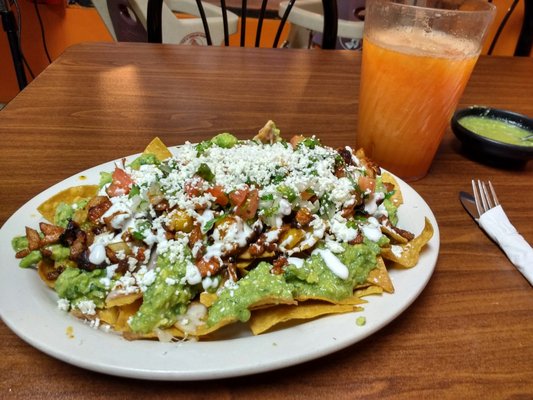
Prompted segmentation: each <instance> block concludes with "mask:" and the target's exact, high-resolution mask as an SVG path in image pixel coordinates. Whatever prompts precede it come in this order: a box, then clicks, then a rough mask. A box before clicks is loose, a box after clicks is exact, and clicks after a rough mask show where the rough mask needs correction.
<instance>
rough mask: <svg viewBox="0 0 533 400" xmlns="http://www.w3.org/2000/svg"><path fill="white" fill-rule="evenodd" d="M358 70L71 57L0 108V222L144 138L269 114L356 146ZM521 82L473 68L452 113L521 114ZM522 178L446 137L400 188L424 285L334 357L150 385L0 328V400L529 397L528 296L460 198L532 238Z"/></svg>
mask: <svg viewBox="0 0 533 400" xmlns="http://www.w3.org/2000/svg"><path fill="white" fill-rule="evenodd" d="M359 64H360V54H359V53H356V52H343V51H339V52H334V51H328V52H322V51H305V50H294V51H293V50H288V51H286V50H267V49H238V48H196V47H177V46H165V45H148V44H140V43H133V44H125V43H122V44H116V43H108V44H83V45H78V46H75V47H72V48H70V49H69V50H67V51H66V52H65V54H63V55H62V56H61V57H59V58H58V59H57V60H56V61H55V62H54V63H53V64H52V65H51V66H50V67H49V68H47V69H46V70H45V71H44V72H43V73H42V74H41V75H40V76H38V77H37V79H36V80H35V81H34V82H32V83H31V84H30V85H29V87H28V88H27V89H26V90H24V91H23V92H22V93H21V94H20V95H19V96H17V97H16V98H15V99H14V100H13V101H12V102H11V103H10V104H8V106H7V107H6V108H5V109H4V110H3V111H2V112H0V134H1V137H2V145H1V146H0V166H1V171H2V173H3V176H2V179H1V180H0V205H1V207H0V221H1V222H2V223H3V222H4V221H5V220H6V219H7V218H8V217H9V216H10V215H11V214H12V213H13V212H14V211H15V210H16V209H18V208H19V207H20V206H21V205H22V204H23V203H25V202H26V201H27V200H29V199H30V198H32V197H33V196H35V195H36V194H38V193H39V192H40V191H42V190H44V189H45V188H47V187H49V186H51V185H52V184H54V183H56V182H58V181H60V180H62V179H64V178H66V177H68V176H70V175H73V174H75V173H77V172H79V171H81V170H84V169H86V168H89V167H91V166H94V165H97V164H99V163H102V162H105V161H108V160H112V159H116V158H119V157H121V156H124V155H128V154H132V153H136V152H139V151H141V150H142V149H143V147H144V146H145V144H146V143H147V142H148V141H149V140H150V139H151V138H152V137H153V136H154V135H158V136H159V137H160V138H161V139H162V140H163V141H164V142H166V143H167V144H169V145H174V144H179V143H182V142H183V141H185V140H191V141H197V140H200V139H203V138H207V137H210V136H212V135H213V134H216V133H218V132H220V131H225V130H230V131H232V132H233V133H235V134H236V135H237V136H239V137H242V138H246V137H250V136H251V135H253V134H254V132H255V131H256V130H257V129H258V128H259V127H260V126H262V124H263V123H264V122H265V121H266V120H268V119H273V120H275V121H276V122H277V124H278V126H279V127H281V129H282V132H285V133H286V134H287V135H288V134H291V133H298V132H301V133H307V134H310V133H315V134H317V135H319V136H320V137H321V138H323V141H324V142H325V143H326V144H328V145H339V144H350V145H353V144H354V133H355V129H356V121H357V104H358V100H357V98H358V80H359V71H360V67H359ZM532 71H533V59H531V58H514V59H513V58H496V57H491V58H488V57H482V58H481V59H480V60H479V63H478V65H477V67H476V70H475V72H474V74H473V76H472V79H471V82H470V84H469V86H468V88H467V90H466V93H465V94H464V96H463V98H462V101H461V106H468V105H472V104H485V105H489V106H495V107H501V108H507V109H511V110H514V111H517V112H521V113H525V114H529V115H533V74H532ZM532 171H533V163H530V164H529V165H528V166H527V167H526V168H524V169H521V170H508V169H497V168H495V167H492V166H488V165H483V164H481V163H477V162H474V161H472V160H471V159H469V158H468V157H467V156H466V155H465V154H464V153H463V152H462V150H461V147H460V145H459V143H458V141H457V140H456V139H455V137H454V136H453V135H452V133H451V132H448V133H447V135H446V137H445V138H444V141H443V143H442V146H441V148H440V150H439V153H438V155H437V158H436V160H435V163H434V165H433V167H432V169H431V171H430V173H429V175H428V176H427V177H426V178H424V179H423V180H421V181H419V182H416V183H414V184H413V185H412V186H413V187H414V188H415V189H416V190H417V191H418V192H419V193H420V194H421V195H422V196H423V197H424V198H425V200H426V201H427V203H428V204H429V205H430V207H431V208H432V210H433V211H434V213H435V215H436V218H437V220H438V223H439V227H440V231H441V251H440V255H439V259H438V263H437V266H436V270H435V273H434V275H433V277H432V279H431V280H430V282H429V284H428V286H427V287H426V289H425V290H424V292H423V293H422V295H421V296H420V297H419V298H418V299H417V300H416V301H415V303H414V304H413V305H412V306H411V307H410V308H409V309H408V310H407V311H405V312H404V313H403V314H402V315H401V316H400V317H398V318H397V319H396V320H395V321H393V322H392V323H390V324H389V325H388V326H386V327H384V328H383V329H382V330H380V331H379V332H378V333H376V334H374V335H372V336H371V337H369V338H368V339H366V340H363V341H362V342H359V343H357V344H355V345H353V346H351V347H349V348H346V349H344V350H342V351H339V352H337V353H335V354H332V355H329V356H326V357H324V358H321V359H318V360H315V361H311V362H308V363H305V364H303V365H298V366H294V367H290V368H287V369H284V370H280V371H273V372H268V373H264V374H260V375H255V376H249V377H243V378H232V379H227V380H219V381H208V382H202V383H198V382H196V383H195V382H190V383H187V382H183V383H170V382H167V383H154V382H148V383H147V382H143V381H136V380H131V379H123V378H117V377H112V376H106V375H100V374H98V373H95V372H90V371H86V370H83V369H79V368H77V367H73V366H71V365H68V364H65V363H63V362H61V361H58V360H56V359H53V358H51V357H49V356H47V355H45V354H42V353H40V352H39V351H37V350H35V349H34V348H32V347H30V346H29V345H27V344H26V343H25V342H23V341H22V340H21V339H19V338H18V337H17V336H15V335H14V334H13V333H12V332H11V331H10V330H9V329H8V328H7V327H6V326H5V325H4V324H0V348H1V354H2V357H1V358H0V360H1V361H0V398H20V399H29V398H50V399H66V398H88V399H89V398H90V399H96V398H117V399H118V398H130V397H131V398H133V397H134V396H136V395H138V396H140V397H139V398H142V397H148V396H150V398H152V399H159V398H172V399H176V398H188V399H189V398H191V399H192V398H246V399H255V398H269V399H289V398H302V399H311V398H333V397H334V398H337V399H348V398H356V397H360V398H380V399H382V398H391V399H399V398H404V399H412V398H439V399H443V398H448V399H462V398H491V399H501V398H511V397H513V398H524V399H525V398H531V396H533V340H532V338H533V290H532V288H531V286H530V285H529V283H528V282H527V281H526V280H525V279H524V278H523V277H522V275H520V274H519V273H518V272H517V271H516V270H515V268H514V267H513V266H512V265H511V264H510V263H509V262H508V260H507V259H506V257H505V256H504V254H503V253H502V252H501V251H500V250H499V249H498V248H497V247H496V245H494V244H493V243H492V242H491V241H490V240H489V239H488V238H487V236H485V235H484V234H483V233H482V231H481V230H480V229H478V227H477V226H476V225H475V224H474V222H473V221H472V220H471V219H470V218H469V217H468V216H467V214H466V213H465V212H464V211H463V209H462V207H461V205H460V204H459V201H458V196H457V194H458V191H459V190H468V189H469V185H470V179H471V178H473V177H476V178H481V179H488V178H490V179H492V182H493V183H494V184H495V186H496V187H497V189H498V193H499V195H500V200H501V202H502V203H503V204H504V205H505V208H506V210H507V212H508V215H509V217H510V219H511V220H512V221H513V222H514V223H515V226H516V227H517V229H519V230H520V231H521V232H522V234H523V235H524V237H525V238H526V239H527V240H528V241H529V242H530V243H533V224H532V223H531V222H532V221H533V207H532V206H531V205H532V200H531V199H532V198H533V179H532ZM2 257H4V258H5V257H10V255H4V254H3V255H2ZM21 295H23V296H28V295H31V294H30V293H21ZM13 301H16V299H14V300H13ZM228 362H231V360H228Z"/></svg>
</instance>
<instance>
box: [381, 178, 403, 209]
mask: <svg viewBox="0 0 533 400" xmlns="http://www.w3.org/2000/svg"><path fill="white" fill-rule="evenodd" d="M381 181H382V182H383V183H392V184H393V185H394V194H393V195H392V196H391V197H390V201H391V202H392V204H394V205H395V206H396V207H399V206H400V205H402V204H403V196H402V191H401V190H400V185H399V183H398V181H397V180H396V178H394V176H392V175H391V174H389V173H388V172H383V173H382V174H381Z"/></svg>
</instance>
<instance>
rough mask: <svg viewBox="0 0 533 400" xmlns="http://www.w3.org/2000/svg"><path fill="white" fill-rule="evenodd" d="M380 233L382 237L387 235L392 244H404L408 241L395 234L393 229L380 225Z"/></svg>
mask: <svg viewBox="0 0 533 400" xmlns="http://www.w3.org/2000/svg"><path fill="white" fill-rule="evenodd" d="M380 228H381V233H383V234H384V235H387V237H388V238H389V239H390V240H391V241H392V242H393V243H394V244H398V243H401V244H406V243H407V242H408V241H409V240H407V239H406V238H404V237H403V236H402V235H400V234H399V233H398V232H396V231H395V230H394V229H391V228H390V227H388V226H385V225H380Z"/></svg>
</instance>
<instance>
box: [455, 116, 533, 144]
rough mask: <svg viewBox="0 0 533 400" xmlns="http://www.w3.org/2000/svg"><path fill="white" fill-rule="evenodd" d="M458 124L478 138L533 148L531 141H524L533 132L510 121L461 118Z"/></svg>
mask: <svg viewBox="0 0 533 400" xmlns="http://www.w3.org/2000/svg"><path fill="white" fill-rule="evenodd" d="M459 124H461V125H462V126H464V127H465V128H466V129H469V130H471V131H472V132H474V133H476V134H478V135H480V136H484V137H486V138H489V139H492V140H497V141H499V142H503V143H509V144H514V145H517V146H527V147H532V146H533V140H532V139H526V137H530V136H531V135H533V132H531V131H529V130H527V129H524V128H523V127H521V126H520V125H517V124H513V123H512V122H510V121H506V120H502V119H496V118H490V117H479V116H468V117H463V118H461V119H460V120H459Z"/></svg>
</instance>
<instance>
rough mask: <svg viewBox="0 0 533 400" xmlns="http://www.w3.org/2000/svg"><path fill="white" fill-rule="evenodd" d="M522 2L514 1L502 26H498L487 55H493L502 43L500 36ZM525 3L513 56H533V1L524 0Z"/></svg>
mask: <svg viewBox="0 0 533 400" xmlns="http://www.w3.org/2000/svg"><path fill="white" fill-rule="evenodd" d="M489 1H490V0H489ZM520 1H521V0H513V1H512V3H511V4H510V6H509V8H508V9H507V11H506V12H505V14H504V16H503V18H502V20H501V22H500V24H499V25H498V28H497V29H496V32H495V34H494V37H493V38H492V40H491V43H490V46H489V49H488V51H487V54H489V55H490V54H493V51H494V49H495V48H496V45H497V44H498V43H499V41H501V38H500V36H501V34H502V32H503V31H504V29H505V27H506V26H507V23H508V22H509V20H510V18H511V16H512V15H513V13H515V10H516V9H517V6H518V5H519V3H520ZM523 2H524V4H523V5H524V15H523V19H522V25H521V28H520V33H519V34H518V38H517V41H516V46H515V48H514V52H513V55H514V56H524V57H527V56H529V55H532V54H531V51H532V48H533V0H523Z"/></svg>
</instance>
